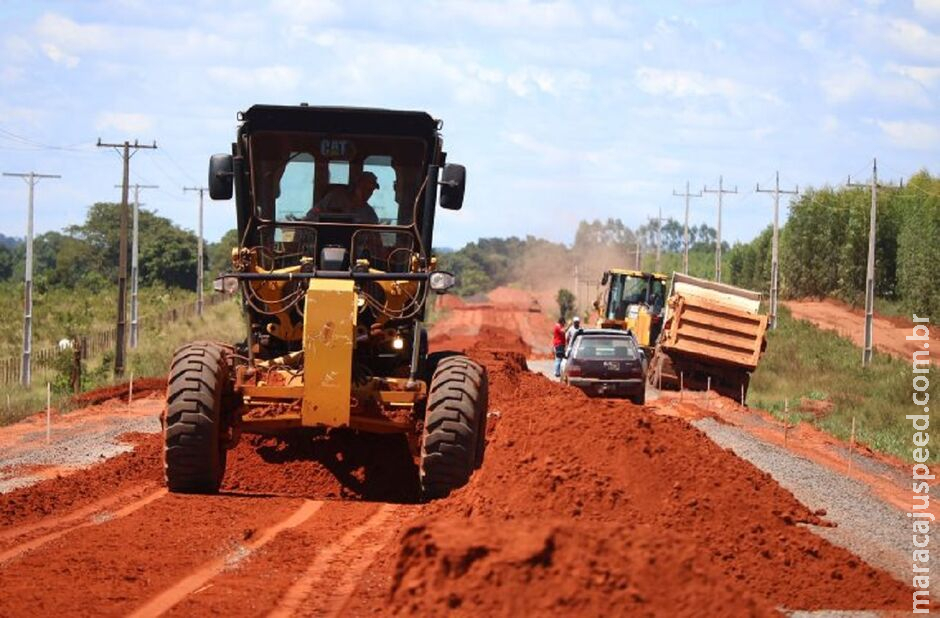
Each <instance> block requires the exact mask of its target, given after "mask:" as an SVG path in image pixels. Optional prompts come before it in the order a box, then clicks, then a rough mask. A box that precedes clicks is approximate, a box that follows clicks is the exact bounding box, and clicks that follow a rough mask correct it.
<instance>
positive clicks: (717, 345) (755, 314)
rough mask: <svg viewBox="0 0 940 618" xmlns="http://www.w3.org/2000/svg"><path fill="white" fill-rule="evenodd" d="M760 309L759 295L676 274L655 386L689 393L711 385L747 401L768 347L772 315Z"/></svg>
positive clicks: (653, 369) (653, 370)
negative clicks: (753, 374) (685, 390)
mask: <svg viewBox="0 0 940 618" xmlns="http://www.w3.org/2000/svg"><path fill="white" fill-rule="evenodd" d="M760 307H761V295H760V293H758V292H753V291H751V290H745V289H743V288H738V287H734V286H732V285H727V284H723V283H716V282H714V281H708V280H706V279H698V278H696V277H690V276H688V275H683V274H680V273H674V274H673V275H672V282H671V285H670V291H669V300H668V301H667V303H666V310H665V314H664V318H663V329H662V333H661V334H660V336H659V340H658V341H657V342H656V347H655V349H654V352H653V357H652V359H651V360H650V371H649V374H648V376H649V382H650V384H652V385H654V386H661V387H662V388H665V389H679V388H686V389H690V390H705V389H706V388H708V386H709V385H710V386H711V388H712V389H713V390H715V391H716V392H718V393H720V394H722V395H725V396H727V397H732V398H734V399H738V398H741V399H742V400H743V399H744V398H745V397H746V395H747V388H748V384H749V381H750V375H751V372H753V371H754V370H755V369H756V368H757V364H758V361H759V360H760V357H761V354H762V353H763V351H764V349H765V348H766V345H767V342H766V338H765V335H766V332H767V315H765V314H762V313H761V309H760Z"/></svg>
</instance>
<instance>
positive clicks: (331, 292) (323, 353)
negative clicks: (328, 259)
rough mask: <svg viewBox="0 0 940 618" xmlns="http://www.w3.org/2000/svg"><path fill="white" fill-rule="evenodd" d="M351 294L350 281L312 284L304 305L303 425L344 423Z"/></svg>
mask: <svg viewBox="0 0 940 618" xmlns="http://www.w3.org/2000/svg"><path fill="white" fill-rule="evenodd" d="M356 317H357V311H356V292H355V284H354V282H353V281H351V280H342V279H339V280H336V279H313V280H311V281H310V286H309V287H308V289H307V295H306V299H305V304H304V398H303V408H302V412H301V413H302V418H303V424H304V425H306V426H313V425H327V426H332V427H339V426H344V425H348V424H349V401H350V395H351V388H352V358H353V348H354V347H355V333H356Z"/></svg>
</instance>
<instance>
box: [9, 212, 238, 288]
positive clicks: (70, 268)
mask: <svg viewBox="0 0 940 618" xmlns="http://www.w3.org/2000/svg"><path fill="white" fill-rule="evenodd" d="M119 213H120V204H116V203H110V202H99V203H97V204H94V205H93V206H91V207H90V208H89V209H88V213H87V215H86V217H85V221H84V222H83V223H82V224H80V225H71V226H68V227H66V228H65V229H64V230H62V231H52V232H46V233H44V234H40V235H38V236H36V237H35V238H34V239H33V285H34V289H35V290H36V293H42V292H43V291H45V290H47V289H57V288H67V289H76V288H85V289H89V290H92V291H99V290H102V289H104V288H105V287H107V286H112V285H113V284H114V281H115V280H116V278H117V268H118V258H119V255H120V249H119V246H120V245H119V242H120V238H119V233H120V228H119V225H118V221H119V220H120V216H119ZM138 222H139V225H138V227H139V240H140V247H139V249H138V263H139V281H140V286H141V287H148V286H163V287H166V288H181V289H195V287H196V253H197V248H196V235H195V234H194V233H193V232H191V231H189V230H185V229H183V228H181V227H180V226H178V225H176V224H175V223H173V222H172V221H170V220H169V219H167V218H166V217H161V216H159V215H157V214H156V213H154V212H152V211H150V210H147V209H144V208H141V209H140V212H139V218H138ZM235 238H236V233H235V230H231V231H230V232H228V233H227V234H226V236H225V237H223V238H222V240H221V241H220V242H218V243H206V252H205V260H206V263H205V267H206V268H208V269H209V272H218V271H220V270H222V269H223V268H225V266H226V265H227V264H228V262H229V260H230V251H231V247H232V246H233V245H235V244H237V242H236V241H235ZM226 242H228V244H227V245H226ZM128 244H129V243H128ZM25 255H26V243H25V242H24V241H23V240H21V239H13V238H9V237H6V236H4V237H3V238H2V239H0V282H3V281H22V280H23V277H24V273H25V269H26V265H25V261H26V258H25ZM129 263H130V262H128V264H129Z"/></svg>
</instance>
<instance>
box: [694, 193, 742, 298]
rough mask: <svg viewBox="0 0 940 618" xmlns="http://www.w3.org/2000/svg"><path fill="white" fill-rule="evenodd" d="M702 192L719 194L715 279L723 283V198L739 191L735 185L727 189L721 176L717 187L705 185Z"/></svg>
mask: <svg viewBox="0 0 940 618" xmlns="http://www.w3.org/2000/svg"><path fill="white" fill-rule="evenodd" d="M702 192H703V193H717V194H718V236H717V237H716V238H715V281H717V282H718V283H721V198H722V196H723V195H724V194H725V193H737V192H738V188H737V187H735V188H734V189H733V190H731V191H729V190H727V189H725V188H724V178H722V177H721V176H719V177H718V188H717V189H709V188H708V187H703V188H702Z"/></svg>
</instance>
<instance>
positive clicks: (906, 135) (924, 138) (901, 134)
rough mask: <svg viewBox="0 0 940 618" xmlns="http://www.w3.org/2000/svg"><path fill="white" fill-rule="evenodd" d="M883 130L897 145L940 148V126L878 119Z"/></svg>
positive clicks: (922, 148) (913, 147) (916, 147)
mask: <svg viewBox="0 0 940 618" xmlns="http://www.w3.org/2000/svg"><path fill="white" fill-rule="evenodd" d="M877 122H878V126H879V127H880V128H881V131H882V132H883V133H884V134H885V136H886V137H887V138H888V140H889V141H890V142H891V143H892V144H894V145H895V146H899V147H901V148H910V149H914V150H934V149H937V148H940V126H937V125H934V124H929V123H926V122H916V121H904V120H898V121H881V120H879V121H877Z"/></svg>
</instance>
